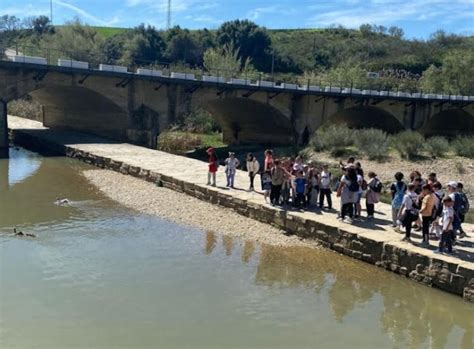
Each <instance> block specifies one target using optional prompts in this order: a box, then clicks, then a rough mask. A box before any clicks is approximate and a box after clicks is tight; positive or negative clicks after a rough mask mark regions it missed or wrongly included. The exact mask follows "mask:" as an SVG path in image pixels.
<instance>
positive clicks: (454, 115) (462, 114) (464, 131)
mask: <svg viewBox="0 0 474 349" xmlns="http://www.w3.org/2000/svg"><path fill="white" fill-rule="evenodd" d="M420 132H421V133H423V135H425V136H428V137H430V136H446V137H449V138H453V137H456V136H460V135H472V134H474V115H471V114H469V113H468V112H466V111H464V110H462V109H447V110H443V111H441V112H439V113H438V114H435V115H433V117H432V118H431V119H429V120H428V121H427V122H426V123H425V125H424V126H423V127H422V128H421V129H420Z"/></svg>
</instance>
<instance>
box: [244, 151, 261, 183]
mask: <svg viewBox="0 0 474 349" xmlns="http://www.w3.org/2000/svg"><path fill="white" fill-rule="evenodd" d="M259 170H260V164H259V162H258V160H257V158H256V157H255V156H253V154H252V153H248V154H247V172H248V173H249V178H250V188H249V190H250V191H253V190H254V185H253V181H254V178H255V176H256V175H257V173H258V171H259Z"/></svg>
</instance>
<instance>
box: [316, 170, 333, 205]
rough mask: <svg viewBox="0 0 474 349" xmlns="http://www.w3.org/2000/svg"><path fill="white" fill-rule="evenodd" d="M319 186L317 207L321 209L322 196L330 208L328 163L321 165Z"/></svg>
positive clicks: (322, 203)
mask: <svg viewBox="0 0 474 349" xmlns="http://www.w3.org/2000/svg"><path fill="white" fill-rule="evenodd" d="M320 177H321V180H320V188H319V190H320V191H319V208H320V209H323V205H324V197H326V200H327V202H328V208H329V209H330V210H331V209H332V200H331V179H332V178H331V172H329V171H328V165H324V166H323V171H322V172H321V176H320Z"/></svg>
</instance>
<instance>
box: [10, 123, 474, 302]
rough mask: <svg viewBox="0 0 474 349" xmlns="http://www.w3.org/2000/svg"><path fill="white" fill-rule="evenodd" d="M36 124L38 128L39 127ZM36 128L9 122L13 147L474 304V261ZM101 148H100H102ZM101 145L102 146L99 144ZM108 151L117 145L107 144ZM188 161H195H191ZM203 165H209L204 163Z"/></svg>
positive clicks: (143, 155) (153, 155)
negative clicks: (121, 178)
mask: <svg viewBox="0 0 474 349" xmlns="http://www.w3.org/2000/svg"><path fill="white" fill-rule="evenodd" d="M33 123H34V122H33ZM36 124H39V123H37V122H36ZM32 125H33V126H32V127H33V128H32V129H25V128H22V127H16V126H15V122H10V126H11V127H12V130H11V137H12V140H13V142H14V143H15V144H18V145H21V146H24V147H25V148H30V149H33V150H36V151H39V152H40V153H44V152H45V151H46V152H47V153H51V152H52V153H55V154H63V155H66V156H68V157H71V158H75V159H78V160H81V161H84V162H86V163H89V164H93V165H95V166H98V167H100V168H106V169H110V170H113V171H117V172H120V173H123V174H127V175H132V176H135V177H137V178H140V179H143V180H146V181H149V182H153V183H156V184H157V185H160V186H163V187H165V188H170V189H172V190H175V191H178V192H182V193H186V194H188V195H192V196H194V197H196V198H198V199H201V200H204V201H207V202H211V203H213V204H218V205H221V206H223V207H227V208H231V209H233V210H235V211H236V212H238V213H239V214H241V215H244V216H247V217H250V218H253V219H256V220H258V221H260V222H264V223H268V224H271V225H273V226H275V227H278V228H280V229H282V230H284V231H286V232H287V233H288V234H295V235H297V236H300V237H302V238H305V239H315V240H318V241H319V242H321V244H322V245H323V246H325V247H327V248H330V249H333V250H335V251H337V252H339V253H341V254H344V255H347V256H350V257H353V258H356V259H359V260H361V261H364V262H366V263H370V264H375V265H377V266H379V267H381V268H384V269H386V270H388V271H391V272H394V273H397V274H399V275H401V276H404V277H407V278H410V279H412V280H415V281H417V282H420V283H423V284H425V285H428V286H432V287H436V288H439V289H441V290H444V291H447V292H450V293H453V294H457V295H459V296H463V297H464V299H465V300H467V301H470V302H474V263H472V262H469V261H462V260H460V259H456V258H452V257H447V256H435V255H433V254H432V253H431V251H430V250H423V249H419V248H418V249H417V248H415V247H410V246H411V245H407V244H405V245H403V246H399V244H401V243H399V242H396V241H394V240H392V241H387V239H384V238H383V236H379V235H370V234H369V233H372V232H371V231H367V232H366V233H365V232H364V230H362V229H360V228H359V229H356V228H355V227H352V226H344V228H342V227H340V226H337V225H336V223H334V224H333V223H331V221H330V220H329V219H326V220H323V219H320V218H318V216H317V215H311V216H308V215H305V214H303V213H300V212H294V211H284V210H281V209H278V208H274V207H270V206H268V205H265V204H264V203H263V202H262V201H255V200H252V199H250V198H245V197H243V195H242V196H239V194H238V193H236V192H235V191H225V190H222V189H219V188H214V187H208V186H206V185H204V184H200V183H196V182H194V183H193V182H192V181H191V180H190V181H188V180H186V179H182V178H176V177H175V176H173V175H171V172H170V171H167V170H166V167H163V168H161V169H160V168H155V163H154V162H153V161H151V160H150V159H152V160H155V161H158V162H159V161H162V160H159V159H157V158H158V157H159V156H160V154H163V157H165V156H166V157H175V156H174V155H170V154H166V155H165V153H161V152H158V151H153V150H149V149H146V148H140V147H136V146H133V145H123V144H121V145H120V146H123V147H126V149H129V150H130V152H132V151H133V153H134V155H135V156H137V157H139V159H137V158H133V159H134V163H129V162H127V161H125V160H123V161H122V160H121V158H120V157H119V156H109V155H103V154H101V152H100V151H97V152H95V151H93V150H91V149H92V148H93V147H91V142H84V143H83V144H70V143H68V142H66V140H67V139H68V134H70V133H71V132H70V131H68V133H67V134H66V133H64V132H63V133H62V134H61V135H54V133H51V132H46V133H44V134H41V133H39V132H34V131H36V130H37V129H35V128H34V125H35V124H32ZM43 129H44V128H43ZM58 132H59V131H58ZM85 137H87V135H85ZM94 137H95V136H94ZM97 146H98V147H99V144H97ZM100 146H103V144H102V143H100ZM106 146H107V147H114V146H118V145H114V144H107V145H106ZM136 154H139V155H136ZM176 158H179V159H176ZM144 159H148V160H149V161H148V162H147V161H145V160H144ZM176 160H180V161H184V160H183V158H182V157H178V156H176V157H175V158H174V161H176ZM186 161H188V159H186ZM189 161H196V160H191V159H189ZM198 163H199V164H201V165H204V166H205V164H203V163H201V162H198ZM352 230H354V231H352ZM397 241H398V240H397Z"/></svg>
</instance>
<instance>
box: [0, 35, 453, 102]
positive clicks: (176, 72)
mask: <svg viewBox="0 0 474 349" xmlns="http://www.w3.org/2000/svg"><path fill="white" fill-rule="evenodd" d="M15 56H16V57H15ZM21 57H31V58H35V57H37V58H38V60H35V59H33V60H32V61H31V62H29V61H24V62H25V63H40V64H47V65H54V66H57V65H60V66H62V67H70V68H80V69H94V70H106V71H112V72H120V73H124V72H130V73H137V74H140V75H148V76H163V77H170V78H176V79H185V80H199V81H204V82H214V83H233V84H237V85H244V86H252V87H274V88H284V89H285V90H295V91H315V92H325V93H344V94H351V95H352V94H358V95H364V94H367V95H377V96H396V97H409V96H411V97H413V96H414V95H415V96H416V94H419V97H422V96H425V98H431V97H432V98H435V97H434V96H438V98H439V97H442V99H452V97H451V94H450V93H446V92H443V91H438V92H437V93H438V94H437V95H434V94H432V93H424V92H423V91H422V90H421V89H419V85H418V81H417V80H415V79H404V80H400V79H396V78H393V77H383V78H366V79H359V80H358V81H347V80H341V79H333V78H329V77H325V78H319V77H304V76H291V77H290V76H282V75H279V74H268V73H262V72H256V71H240V70H239V71H236V70H235V71H233V70H226V69H210V71H207V70H205V69H204V68H200V67H193V66H191V65H189V64H186V63H170V62H162V61H151V60H142V59H133V61H132V63H131V64H128V65H127V66H122V65H120V63H116V62H111V61H110V60H108V59H107V57H106V56H105V55H104V54H102V53H97V52H90V51H87V50H84V51H79V52H78V51H77V50H76V51H74V52H73V51H70V50H67V49H58V48H52V47H40V46H36V45H25V44H13V45H9V46H6V45H3V46H2V45H0V59H2V60H17V61H21ZM40 58H41V59H40ZM25 59H26V58H25ZM430 96H431V97H430ZM455 97H459V96H455ZM453 99H459V98H453Z"/></svg>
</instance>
